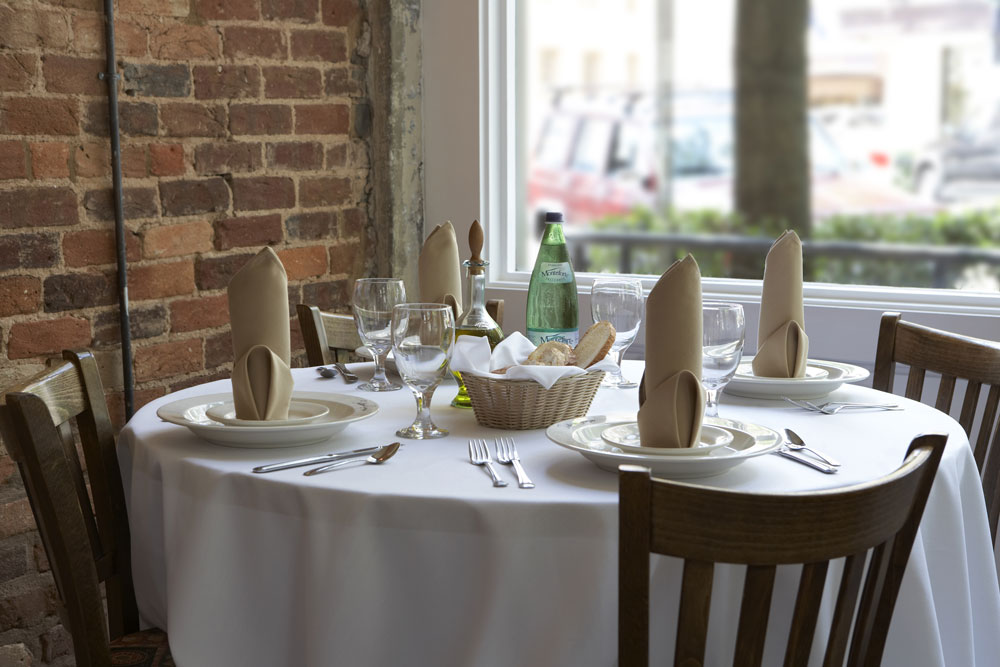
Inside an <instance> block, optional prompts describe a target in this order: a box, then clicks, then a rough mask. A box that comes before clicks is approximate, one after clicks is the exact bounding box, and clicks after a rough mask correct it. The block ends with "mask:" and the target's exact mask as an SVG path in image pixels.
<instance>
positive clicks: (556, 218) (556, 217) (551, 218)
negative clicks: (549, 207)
mask: <svg viewBox="0 0 1000 667" xmlns="http://www.w3.org/2000/svg"><path fill="white" fill-rule="evenodd" d="M562 221H563V214H562V213H559V212H558V211H548V212H547V213H546V214H545V222H562Z"/></svg>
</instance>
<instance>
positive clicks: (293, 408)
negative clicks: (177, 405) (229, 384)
mask: <svg viewBox="0 0 1000 667" xmlns="http://www.w3.org/2000/svg"><path fill="white" fill-rule="evenodd" d="M205 414H206V415H207V416H208V418H209V419H211V420H212V421H217V422H219V423H220V424H225V425H226V426H252V427H260V426H296V425H299V424H308V423H309V422H314V421H316V420H318V419H322V418H323V417H325V416H327V415H328V414H330V407H329V406H327V405H323V404H322V403H310V402H308V401H291V402H290V403H289V405H288V419H270V420H263V419H238V418H237V417H236V403H235V402H234V401H226V402H225V403H222V404H220V405H215V406H213V407H211V408H209V409H208V410H205Z"/></svg>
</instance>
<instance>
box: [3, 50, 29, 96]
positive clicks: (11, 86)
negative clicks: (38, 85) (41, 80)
mask: <svg viewBox="0 0 1000 667" xmlns="http://www.w3.org/2000/svg"><path fill="white" fill-rule="evenodd" d="M37 66H38V57H37V56H34V55H32V54H30V53H0V90H2V91H26V90H28V88H30V87H31V80H32V79H33V78H34V77H35V70H36V68H37Z"/></svg>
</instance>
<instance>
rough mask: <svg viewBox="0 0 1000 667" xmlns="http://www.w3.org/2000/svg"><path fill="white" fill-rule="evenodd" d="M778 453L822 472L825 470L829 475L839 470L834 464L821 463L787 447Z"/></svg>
mask: <svg viewBox="0 0 1000 667" xmlns="http://www.w3.org/2000/svg"><path fill="white" fill-rule="evenodd" d="M777 453H778V454H781V455H782V456H784V457H785V458H786V459H791V460H793V461H796V462H798V463H801V464H802V465H804V466H809V467H810V468H815V469H816V470H819V471H820V472H825V473H826V474H827V475H832V474H834V473H836V472H837V468H834V467H833V466H828V465H826V464H825V463H820V462H819V461H816V460H814V459H811V458H809V457H808V456H802V455H801V454H798V453H796V452H793V451H791V450H790V449H787V448H785V447H782V448H781V449H779V450H778V452H777Z"/></svg>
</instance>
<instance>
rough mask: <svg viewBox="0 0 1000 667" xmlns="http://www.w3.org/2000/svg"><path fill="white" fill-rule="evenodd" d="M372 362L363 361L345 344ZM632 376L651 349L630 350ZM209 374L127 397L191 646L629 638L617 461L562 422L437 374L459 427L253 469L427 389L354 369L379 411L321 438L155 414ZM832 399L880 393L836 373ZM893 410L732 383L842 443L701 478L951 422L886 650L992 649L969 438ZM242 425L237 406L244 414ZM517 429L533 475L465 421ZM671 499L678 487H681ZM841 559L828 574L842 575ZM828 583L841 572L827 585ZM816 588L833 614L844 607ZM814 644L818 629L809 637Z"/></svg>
mask: <svg viewBox="0 0 1000 667" xmlns="http://www.w3.org/2000/svg"><path fill="white" fill-rule="evenodd" d="M352 368H353V369H354V370H355V371H356V372H358V374H359V375H361V376H362V379H364V376H365V374H366V373H367V374H368V375H370V374H371V366H370V365H365V364H358V365H354V366H352ZM624 372H625V375H626V376H627V377H632V378H638V377H639V375H640V374H641V372H642V364H641V362H635V361H628V362H626V363H625V364H624ZM293 373H294V380H295V388H296V391H310V392H333V393H342V394H351V395H356V393H358V390H357V389H356V387H357V385H348V384H345V383H344V381H343V380H342V379H341V378H340V376H339V375H338V376H337V377H336V378H334V379H324V378H321V377H320V376H319V375H318V374H317V373H316V369H314V368H305V369H297V370H295V371H293ZM229 390H230V384H229V382H228V381H218V382H212V383H208V384H204V385H201V386H196V387H191V388H188V389H185V390H183V391H180V392H177V393H174V394H170V395H168V396H164V397H162V398H160V399H158V400H155V401H153V402H152V403H150V404H148V405H146V406H144V407H143V408H142V409H141V410H139V411H138V412H137V413H136V414H135V416H134V417H133V418H132V419H131V420H130V421H129V423H128V424H127V425H126V427H125V428H124V430H123V431H122V433H121V436H120V438H119V442H118V454H119V460H120V462H121V468H122V476H123V480H124V485H125V494H126V498H127V502H128V512H129V524H130V526H131V539H132V563H133V565H132V572H133V577H134V582H135V590H136V597H137V601H138V605H139V611H140V614H141V617H142V620H143V622H144V623H146V624H149V625H154V626H158V627H160V628H163V629H164V630H166V631H167V632H168V634H169V638H170V647H171V651H172V653H173V656H174V659H175V660H176V662H177V664H178V665H180V666H181V667H201V666H204V667H228V666H230V665H231V666H234V667H236V666H238V667H246V666H248V665H262V666H267V667H276V666H279V665H294V666H314V665H350V666H357V665H366V666H370V665H434V666H435V667H445V666H450V665H454V666H461V667H465V666H469V665H545V666H553V665H605V666H606V665H612V664H614V663H615V661H616V651H617V648H616V646H617V612H618V610H617V576H618V575H617V567H618V566H617V560H618V557H617V550H618V477H617V475H616V474H614V473H611V472H606V471H604V470H601V469H599V468H598V467H596V466H595V465H594V464H593V463H591V462H590V461H588V460H587V459H585V458H584V457H582V456H581V455H580V454H579V453H577V452H574V451H570V450H568V449H565V448H563V447H561V446H559V445H557V444H555V443H553V442H552V441H550V440H549V439H548V438H547V437H546V435H545V431H544V430H534V431H498V430H494V429H489V428H485V427H482V426H479V425H478V424H477V423H476V420H475V416H474V414H473V412H472V411H471V410H462V409H457V408H452V407H450V406H449V405H448V402H449V401H450V400H451V398H452V397H453V395H454V394H455V391H456V388H455V386H454V384H450V383H448V384H443V385H442V386H441V387H439V388H438V389H437V391H436V393H435V396H434V400H433V403H432V409H431V412H432V415H433V418H434V420H435V422H436V423H437V424H438V425H439V426H441V427H444V428H447V429H449V430H450V432H451V434H450V435H449V436H448V437H445V438H441V439H437V440H427V441H415V440H402V443H403V444H402V447H400V449H399V451H398V453H397V454H396V455H395V456H394V457H393V458H391V459H389V460H388V461H386V462H384V463H382V464H381V465H360V464H358V465H354V466H348V467H346V468H344V469H340V470H336V471H332V472H329V473H325V474H320V475H316V476H310V477H307V476H304V475H303V471H304V470H308V468H296V469H289V470H283V471H280V472H274V473H270V474H254V473H252V472H251V469H252V468H254V467H255V466H258V465H262V464H267V463H275V462H279V461H283V460H287V459H294V458H301V457H306V456H311V455H317V454H322V453H326V452H331V451H338V450H349V449H355V448H359V447H364V446H371V445H381V444H387V443H390V442H393V441H396V440H399V438H397V437H396V436H395V432H396V430H397V429H399V428H400V427H403V426H406V425H408V424H409V423H410V422H411V421H412V420H413V417H414V414H415V412H416V408H415V403H414V398H413V395H412V393H411V392H410V391H409V390H408V389H405V388H404V389H403V390H401V391H395V392H386V393H368V392H360V393H361V394H363V395H364V397H365V398H368V399H371V400H374V401H375V402H377V403H378V405H379V407H380V410H379V412H378V414H376V415H375V416H374V417H372V418H369V419H367V420H365V421H360V422H356V423H352V424H350V425H349V426H348V427H347V428H346V430H344V431H343V432H342V433H340V434H339V435H337V436H335V437H334V438H333V439H331V440H329V441H327V442H324V443H320V444H313V445H306V446H302V447H295V448H282V447H280V443H277V442H276V443H275V446H274V447H273V448H254V449H240V448H233V447H222V446H218V445H214V444H211V443H209V442H206V441H204V440H201V439H199V438H198V437H196V436H195V435H194V434H193V433H192V432H191V431H189V430H188V429H187V428H185V427H183V426H179V425H176V424H172V423H166V422H164V421H161V420H160V419H159V418H158V417H157V415H156V410H157V408H158V407H160V406H161V405H164V404H166V403H169V402H171V401H174V400H177V399H180V398H184V397H190V396H196V395H200V394H209V393H218V392H226V391H229ZM830 398H831V400H834V399H835V400H857V401H868V402H885V400H886V399H887V398H890V397H888V396H887V395H886V394H882V393H879V392H875V391H874V390H872V389H869V388H865V387H860V386H854V385H845V386H843V387H841V388H839V389H837V390H836V391H835V392H834V393H833V394H832V395H831V397H830ZM891 400H892V401H893V402H896V403H898V404H899V405H900V406H901V407H902V408H903V409H901V410H897V411H882V410H849V411H843V412H841V413H839V414H836V415H824V414H819V413H813V412H809V411H806V410H803V409H800V408H797V407H794V406H792V405H789V404H787V403H784V402H782V401H775V400H760V399H751V398H737V397H732V396H728V395H723V398H722V402H721V406H720V413H721V416H723V417H729V418H734V419H738V420H742V421H745V422H752V423H756V424H760V425H763V426H767V427H770V428H773V429H776V430H781V429H783V428H786V427H790V428H792V429H794V430H795V431H796V432H797V433H798V434H799V435H800V436H801V437H802V438H803V439H804V440H805V441H806V442H807V443H809V444H810V445H813V446H814V447H816V448H818V449H820V450H821V451H822V452H823V453H826V454H829V455H831V456H833V457H834V458H836V459H838V460H839V461H840V463H841V464H842V465H841V468H840V470H839V472H838V473H837V474H833V475H828V474H823V473H821V472H818V471H816V470H813V469H811V468H808V467H806V466H803V465H801V464H799V463H797V462H795V461H792V460H789V459H787V458H784V457H781V456H776V455H764V456H760V457H756V458H750V459H747V460H746V461H745V462H744V463H742V464H741V465H738V466H736V467H734V468H732V469H731V470H728V471H727V472H725V473H723V474H720V475H717V476H714V477H707V478H703V479H697V480H689V481H691V482H694V483H698V484H705V485H711V486H714V487H722V488H728V489H734V490H743V491H748V492H766V491H806V490H816V489H825V488H831V487H839V486H846V485H850V484H854V483H858V482H864V481H868V480H871V479H874V478H877V477H879V476H881V475H884V474H886V473H888V472H890V471H892V470H893V469H895V468H896V467H898V466H899V465H900V463H901V462H902V460H903V457H904V454H905V452H906V449H907V447H908V445H909V443H910V441H911V439H912V438H913V437H914V436H916V435H917V434H921V433H946V434H947V435H948V444H947V448H946V451H945V453H944V456H943V458H942V461H941V464H940V468H939V470H938V473H937V477H936V479H935V482H934V485H933V488H932V491H931V494H930V498H929V500H928V503H927V507H926V511H925V513H924V518H923V522H922V524H921V529H920V531H919V535H918V537H917V539H916V542H915V544H914V547H913V552H912V554H911V556H910V561H909V565H908V568H907V571H906V575H905V577H904V580H903V584H902V589H901V591H900V595H899V601H898V604H897V606H896V611H895V615H894V617H893V621H892V625H891V628H890V630H889V637H888V642H887V646H886V650H885V659H884V664H885V665H890V666H892V665H896V666H900V667H903V666H916V665H920V666H921V667H933V666H937V665H942V666H944V665H947V666H953V667H975V666H977V665H980V666H986V665H990V666H995V665H996V664H997V660H998V657H997V656H1000V587H998V584H997V561H996V556H995V554H994V548H993V543H992V540H991V538H990V531H989V528H988V525H987V518H986V509H985V504H984V500H983V493H982V487H981V484H980V480H979V474H978V472H977V469H976V463H975V460H974V458H973V456H972V454H971V451H970V448H969V444H968V440H967V438H966V435H965V433H964V432H963V430H962V428H961V427H960V426H959V424H958V423H957V422H955V421H954V420H953V419H951V418H950V417H948V416H946V415H944V414H943V413H941V412H938V411H936V410H935V409H933V408H931V407H929V406H925V405H922V404H920V403H916V402H912V401H909V400H906V399H904V398H900V397H895V396H893V397H891ZM637 408H638V397H637V392H636V390H634V389H632V390H620V389H610V388H607V389H606V388H601V389H600V390H599V391H598V392H597V395H596V397H595V399H594V402H593V404H592V405H591V408H590V411H589V413H588V414H590V415H603V414H622V413H624V414H629V413H634V412H635V411H636V410H637ZM234 428H239V427H234ZM498 436H509V437H512V438H513V439H514V441H515V443H516V445H517V449H518V451H519V453H520V457H521V461H522V462H523V465H524V468H525V469H526V472H527V473H528V475H530V477H531V478H532V480H533V481H534V482H535V484H536V486H535V488H532V489H522V488H519V487H518V485H517V483H516V478H515V476H514V471H513V470H512V469H511V468H510V467H509V466H499V472H500V475H501V476H502V477H503V478H504V479H505V480H507V481H508V482H509V485H508V486H506V487H502V488H495V487H494V486H493V485H492V483H491V481H490V478H489V477H488V475H487V473H486V471H485V470H484V469H483V468H481V467H477V466H473V465H470V462H469V457H468V443H469V440H470V439H472V438H484V439H486V441H487V442H488V443H489V444H490V445H491V448H492V444H493V442H494V439H495V438H496V437H498ZM677 511H683V508H678V510H677ZM834 570H835V568H831V574H830V576H834V574H835V572H834ZM651 573H652V574H651V592H650V598H651V616H650V626H651V628H652V630H651V660H652V661H654V663H665V662H670V661H672V657H671V656H672V655H673V643H674V634H675V627H676V606H677V599H678V591H679V573H680V567H679V561H675V560H674V559H671V558H666V557H661V556H654V557H653V561H652V567H651ZM742 580H743V568H741V567H739V566H725V567H718V568H716V575H715V582H714V586H713V604H712V615H711V618H710V636H709V644H708V655H707V664H710V665H724V664H725V665H728V664H731V662H732V654H733V638H734V636H735V627H736V618H737V613H738V611H737V608H738V601H739V600H740V594H741V593H740V592H741V590H742ZM797 583H798V572H797V568H794V567H784V568H779V572H778V577H777V581H776V584H775V592H774V597H773V604H772V613H771V625H770V626H769V627H771V628H773V629H774V632H773V633H772V634H775V635H776V636H777V639H775V640H774V641H772V639H773V638H772V637H770V636H769V638H768V641H767V643H766V646H765V657H764V664H768V665H773V664H780V662H781V660H780V657H779V656H780V655H781V653H782V651H783V648H784V646H783V642H782V641H781V637H780V634H781V633H780V628H781V627H782V626H784V628H785V632H787V627H788V623H789V616H788V614H789V613H790V608H791V606H792V604H791V602H792V601H793V600H794V597H795V591H796V587H797ZM828 588H830V586H828ZM830 613H831V610H830V608H829V605H827V606H825V607H824V610H823V612H822V614H821V618H820V625H819V627H821V628H822V627H823V623H824V622H826V623H827V625H828V623H829V618H830ZM816 644H817V646H814V655H813V660H812V662H811V664H819V658H820V651H821V650H822V648H823V645H824V644H825V640H822V637H820V640H818V641H817V642H816Z"/></svg>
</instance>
